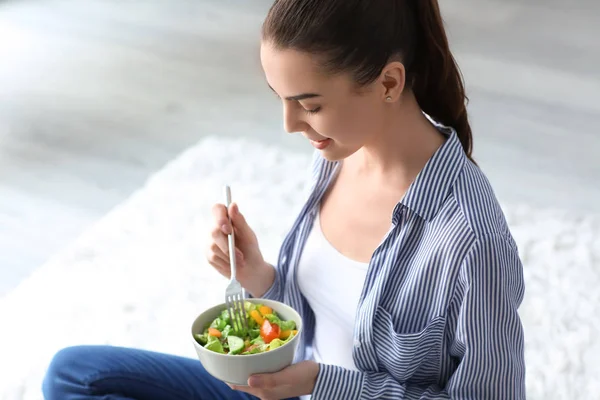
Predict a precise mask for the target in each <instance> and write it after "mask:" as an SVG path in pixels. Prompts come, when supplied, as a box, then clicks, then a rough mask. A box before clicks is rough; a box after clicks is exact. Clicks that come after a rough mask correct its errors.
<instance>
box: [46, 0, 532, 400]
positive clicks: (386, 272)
mask: <svg viewBox="0 0 600 400" xmlns="http://www.w3.org/2000/svg"><path fill="white" fill-rule="evenodd" d="M261 61H262V65H263V69H264V72H265V76H266V79H267V82H268V84H269V86H270V87H271V89H272V90H273V91H274V92H275V93H276V94H277V95H278V96H279V97H280V98H281V99H282V103H283V111H284V121H285V128H286V130H287V131H288V132H301V133H302V134H303V135H304V136H305V137H306V138H307V139H308V140H310V142H311V143H312V145H313V146H314V147H315V148H316V149H317V151H316V153H315V157H314V162H313V166H312V168H313V178H314V179H313V182H312V186H311V192H310V195H309V198H308V200H307V202H306V204H305V206H304V208H303V210H302V211H301V213H300V215H299V216H298V218H297V220H296V222H295V223H294V225H293V227H292V229H291V231H290V233H289V235H288V236H287V237H286V239H285V241H284V243H283V245H282V248H281V252H280V255H279V259H278V265H277V267H273V266H271V265H269V264H267V263H266V262H265V261H264V259H263V257H262V255H261V252H260V250H259V247H258V241H257V238H256V236H255V235H254V233H253V231H252V229H251V228H250V227H249V226H248V225H247V224H246V222H245V219H244V217H243V216H242V214H241V213H240V211H239V209H238V207H237V205H233V206H232V207H231V208H230V209H229V210H226V209H225V207H224V206H223V205H217V206H215V208H214V213H215V228H214V229H213V231H212V235H211V241H210V244H209V251H208V259H209V262H210V263H211V265H213V266H214V267H215V268H216V269H217V270H218V271H219V272H220V273H222V274H223V275H225V276H228V274H229V259H228V256H227V244H226V234H227V233H229V232H231V229H232V228H233V227H235V228H233V229H235V230H236V233H237V245H238V249H237V255H236V257H237V261H238V263H239V272H238V278H239V280H240V282H241V283H242V285H243V286H244V287H245V288H246V290H247V291H248V292H249V293H250V294H251V295H252V296H255V297H265V298H270V299H276V300H280V301H284V302H286V303H288V304H290V305H291V306H292V307H294V308H295V309H297V310H298V311H299V312H300V313H301V315H302V317H303V320H304V322H305V334H304V335H303V336H302V338H301V340H302V342H301V345H300V350H299V352H298V360H297V361H298V362H297V363H295V364H294V365H292V366H290V367H288V368H286V369H284V370H283V371H281V372H278V373H275V374H267V375H261V376H253V377H251V378H250V380H249V386H248V387H233V388H230V387H228V386H227V385H226V384H224V383H222V382H219V381H217V380H215V379H214V378H212V377H210V376H209V375H208V374H207V373H206V372H205V371H204V370H203V369H202V366H201V365H200V363H198V362H197V361H196V360H187V359H182V358H178V357H174V356H169V355H164V354H156V353H150V352H145V351H139V350H132V349H121V348H108V347H89V346H86V347H75V348H69V349H65V350H63V351H61V352H60V353H59V354H57V356H56V357H55V359H54V360H53V362H52V364H51V366H50V368H49V370H48V374H47V376H46V380H45V383H44V390H45V394H46V397H47V398H48V399H58V398H60V399H64V400H68V399H75V398H81V396H85V397H89V398H119V399H121V398H122V399H125V398H127V399H130V398H135V399H146V398H147V399H154V398H161V399H169V398H173V399H184V398H199V399H200V398H202V399H208V398H210V399H213V398H214V399H221V398H237V399H245V398H254V397H252V396H257V397H260V398H263V399H279V398H291V397H297V396H303V395H309V394H312V397H313V398H314V399H327V400H329V399H373V398H377V399H379V398H388V399H409V398H410V399H416V398H420V399H433V398H435V399H439V398H460V399H463V398H464V399H467V398H468V399H521V398H525V387H524V372H525V371H524V369H525V367H524V356H523V331H522V327H521V322H520V319H519V315H518V313H517V308H518V306H519V304H520V302H521V300H522V298H523V292H524V285H523V276H522V265H521V262H520V260H519V256H518V253H517V248H516V245H515V242H514V241H513V239H512V237H511V234H510V232H509V229H508V227H507V225H506V222H505V219H504V216H503V214H502V211H501V209H500V206H499V205H498V202H497V200H496V198H495V196H494V193H493V191H492V189H491V187H490V185H489V183H488V181H487V180H486V178H485V176H484V175H483V173H482V172H481V171H480V170H479V168H478V167H477V166H476V164H475V163H474V162H473V161H472V159H471V148H472V138H471V129H470V126H469V122H468V119H467V110H466V106H465V103H466V97H465V92H464V87H463V84H462V80H461V76H460V73H459V70H458V68H457V65H456V63H455V61H454V59H453V57H452V54H451V52H450V50H449V46H448V42H447V39H446V34H445V32H444V27H443V23H442V19H441V16H440V11H439V8H438V4H437V1H435V0H420V1H408V0H386V1H383V0H328V1H323V0H279V1H276V2H275V4H274V5H273V6H272V8H271V10H270V11H269V14H268V16H267V18H266V21H265V23H264V26H263V38H262V43H261ZM228 212H229V215H231V218H232V223H233V227H232V226H231V225H229V223H228V222H227V221H228V219H227V213H228Z"/></svg>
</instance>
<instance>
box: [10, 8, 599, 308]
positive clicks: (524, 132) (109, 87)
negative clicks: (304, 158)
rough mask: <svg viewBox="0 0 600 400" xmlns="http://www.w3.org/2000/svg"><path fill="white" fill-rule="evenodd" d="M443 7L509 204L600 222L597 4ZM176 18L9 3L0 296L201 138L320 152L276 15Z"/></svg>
mask: <svg viewBox="0 0 600 400" xmlns="http://www.w3.org/2000/svg"><path fill="white" fill-rule="evenodd" d="M440 3H442V6H443V12H444V15H445V18H446V21H447V24H448V29H449V32H450V38H451V43H452V46H453V48H454V50H455V53H456V56H457V59H458V61H459V63H460V65H461V67H462V69H463V72H464V74H465V77H466V81H467V88H468V91H469V95H470V98H471V103H470V112H471V119H472V124H473V127H474V131H475V138H476V139H475V140H476V142H475V157H476V158H477V160H478V161H479V163H480V165H481V166H482V168H484V170H485V171H486V172H487V174H488V176H489V178H490V180H491V181H492V183H493V184H494V186H495V188H496V191H497V193H498V196H499V197H500V199H501V200H503V201H511V202H526V203H529V204H533V205H539V206H543V207H560V208H570V209H576V210H580V211H582V212H600V184H598V183H599V182H600V134H599V133H598V128H597V126H598V123H599V122H600V72H599V71H600V70H599V69H598V67H597V66H598V63H599V62H600V42H599V41H598V40H597V38H598V37H599V34H600V24H599V23H598V22H600V4H598V3H596V2H594V1H590V0H578V1H574V2H570V3H569V4H568V5H567V4H565V2H563V1H558V0H551V1H541V0H538V1H524V0H520V1H517V0H509V1H507V0H444V1H443V2H440ZM166 4H167V2H162V1H160V0H153V1H147V2H143V3H141V2H122V1H117V0H106V1H100V0H89V1H86V2H74V1H70V0H45V1H42V0H4V1H0V296H1V295H2V294H3V293H6V292H7V291H8V290H10V289H11V288H12V287H14V286H15V285H16V284H18V282H19V281H21V280H22V279H23V278H25V277H26V276H27V275H28V274H29V273H30V272H31V271H32V270H33V269H35V268H36V267H37V266H39V265H40V264H42V263H43V262H44V261H45V260H47V259H48V258H49V257H50V256H51V255H52V254H54V253H55V252H57V251H59V250H60V249H61V248H63V247H64V246H66V245H68V243H69V242H70V241H72V240H73V239H74V238H76V237H77V235H78V234H80V233H81V232H82V231H83V230H84V229H85V228H86V227H88V226H89V225H90V224H92V223H93V222H94V221H96V220H97V219H98V218H100V217H101V216H103V215H104V214H106V213H107V212H108V211H109V210H110V209H111V208H112V207H114V206H115V205H117V204H118V203H120V202H121V201H122V200H123V199H125V198H126V197H127V196H128V195H129V194H130V193H132V191H134V190H135V189H136V188H138V187H140V185H141V184H142V183H143V182H144V180H145V179H146V178H147V177H148V176H149V175H150V174H151V173H152V172H154V171H156V170H157V169H159V168H161V167H162V166H163V165H164V164H165V163H166V162H168V161H169V160H171V159H173V158H174V157H176V156H177V154H178V153H179V152H181V151H182V150H184V149H185V148H187V147H189V146H190V145H191V144H193V143H195V142H197V141H198V140H200V139H201V138H202V137H204V136H208V135H253V136H255V137H256V139H257V140H259V141H262V142H264V143H269V144H276V145H280V146H285V147H287V148H295V149H298V151H310V149H309V148H308V147H307V146H306V143H304V141H303V140H301V139H300V138H298V137H295V136H292V135H285V134H283V133H282V129H281V117H280V108H279V105H278V102H277V100H276V99H275V98H274V96H273V95H272V94H271V93H270V92H269V91H268V90H267V89H266V84H265V83H264V80H263V77H262V76H261V72H260V65H259V61H258V29H259V27H260V23H261V20H262V18H263V16H264V14H265V12H266V10H267V9H268V7H269V5H270V1H258V0H253V1H245V2H240V1H235V0H219V1H218V2H217V1H210V0H202V1H201V0H196V1H191V0H189V1H184V0H177V1H170V2H168V4H169V6H166ZM215 151H218V149H215Z"/></svg>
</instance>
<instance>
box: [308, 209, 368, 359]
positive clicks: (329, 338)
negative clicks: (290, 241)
mask: <svg viewBox="0 0 600 400" xmlns="http://www.w3.org/2000/svg"><path fill="white" fill-rule="evenodd" d="M368 266H369V264H368V263H361V262H357V261H354V260H351V259H349V258H347V257H345V256H344V255H342V254H341V253H339V252H338V251H337V250H336V249H335V248H334V247H333V246H332V245H331V244H330V243H329V242H328V241H327V239H326V238H325V236H324V235H323V232H322V230H321V221H320V218H319V215H318V213H317V217H316V218H315V222H314V225H313V228H312V231H311V232H310V234H309V236H308V238H307V240H306V244H305V247H304V251H303V252H302V257H301V259H300V263H299V265H298V270H297V279H298V285H299V287H300V290H301V292H302V294H303V295H304V297H305V298H306V300H307V301H308V304H309V305H310V307H311V308H312V310H313V312H314V314H315V319H316V326H315V336H314V341H313V358H314V360H315V361H316V362H318V363H323V364H331V365H338V366H341V367H343V368H347V369H350V370H356V365H355V364H354V360H353V358H352V348H353V343H354V320H355V317H356V308H357V306H358V301H359V299H360V295H361V292H362V289H363V285H364V282H365V277H366V275H367V269H368Z"/></svg>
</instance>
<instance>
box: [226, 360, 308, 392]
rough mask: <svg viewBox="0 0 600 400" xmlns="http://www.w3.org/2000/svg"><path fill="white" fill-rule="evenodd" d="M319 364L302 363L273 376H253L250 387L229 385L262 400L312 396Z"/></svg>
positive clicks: (249, 380) (249, 383)
mask: <svg viewBox="0 0 600 400" xmlns="http://www.w3.org/2000/svg"><path fill="white" fill-rule="evenodd" d="M318 374H319V364H317V363H316V362H314V361H302V362H299V363H298V364H293V365H290V366H289V367H287V368H284V369H282V370H281V371H279V372H275V373H273V374H260V375H252V376H251V377H250V379H248V385H249V386H234V385H229V386H230V387H231V388H232V389H234V390H239V391H242V392H246V393H249V394H251V395H253V396H256V397H258V398H260V399H262V400H279V399H287V398H290V397H298V396H302V395H305V394H311V393H312V392H313V389H314V388H315V383H316V381H317V375H318Z"/></svg>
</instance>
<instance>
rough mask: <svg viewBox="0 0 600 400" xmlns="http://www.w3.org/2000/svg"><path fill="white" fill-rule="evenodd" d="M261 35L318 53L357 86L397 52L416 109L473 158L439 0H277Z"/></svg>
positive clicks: (460, 86) (373, 77)
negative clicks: (451, 135)
mask: <svg viewBox="0 0 600 400" xmlns="http://www.w3.org/2000/svg"><path fill="white" fill-rule="evenodd" d="M262 35H263V39H264V40H269V41H271V42H272V43H273V44H274V45H275V46H276V47H278V48H290V49H295V50H300V51H304V52H308V53H314V54H320V55H324V57H323V67H324V68H325V71H326V72H329V73H331V74H336V73H338V72H349V73H351V74H352V75H353V76H354V79H355V81H356V83H357V84H358V85H359V86H362V85H367V84H369V83H372V82H374V81H375V80H376V79H377V78H378V77H379V75H380V74H381V71H382V69H383V68H384V67H385V65H386V64H387V63H388V62H389V60H390V57H395V56H400V57H401V58H402V61H403V62H404V65H405V67H406V76H407V81H408V84H409V85H412V90H413V93H414V94H415V97H416V99H417V101H418V103H419V106H420V107H421V109H422V110H423V111H424V112H425V113H427V114H429V115H430V116H431V117H432V118H433V119H434V120H436V121H438V122H440V123H442V124H444V125H447V126H451V127H453V128H454V129H455V130H456V132H457V133H458V137H459V139H460V143H461V144H462V147H463V148H464V150H465V153H466V154H467V156H468V157H469V158H471V149H472V138H471V127H470V126H469V121H468V118H467V108H466V100H467V98H466V96H465V88H464V85H463V81H462V76H461V74H460V72H459V70H458V66H457V65H456V62H455V60H454V57H452V53H451V52H450V48H449V46H448V38H447V37H446V32H445V31H444V23H443V21H442V17H441V15H440V9H439V5H438V0H381V1H373V0H327V1H323V0H285V1H284V0H277V1H275V3H274V4H273V6H272V7H271V9H270V10H269V14H268V16H267V18H266V20H265V22H264V24H263V30H262Z"/></svg>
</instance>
